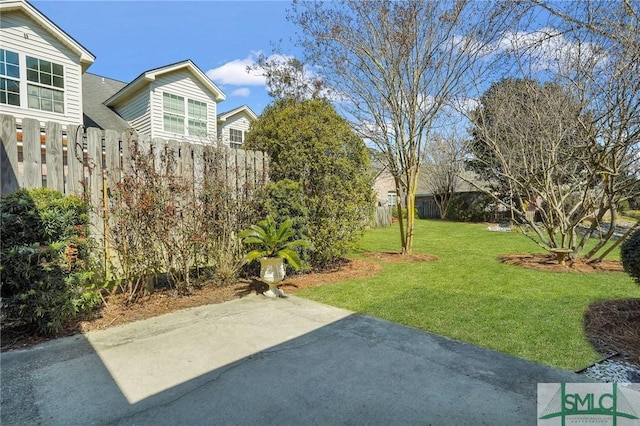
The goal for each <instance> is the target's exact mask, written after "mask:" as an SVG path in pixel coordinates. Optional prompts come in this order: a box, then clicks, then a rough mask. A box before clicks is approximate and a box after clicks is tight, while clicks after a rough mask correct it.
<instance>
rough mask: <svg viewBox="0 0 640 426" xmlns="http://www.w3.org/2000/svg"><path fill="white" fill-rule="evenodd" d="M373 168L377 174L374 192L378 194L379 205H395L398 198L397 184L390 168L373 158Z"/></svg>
mask: <svg viewBox="0 0 640 426" xmlns="http://www.w3.org/2000/svg"><path fill="white" fill-rule="evenodd" d="M372 168H373V172H374V175H375V178H374V181H373V192H374V193H375V194H376V202H377V205H378V206H392V207H393V206H395V205H396V202H397V200H398V193H397V192H396V184H395V180H394V179H393V176H391V173H389V170H388V169H387V168H386V167H385V166H383V165H382V164H381V163H380V162H379V161H377V160H375V159H374V160H372Z"/></svg>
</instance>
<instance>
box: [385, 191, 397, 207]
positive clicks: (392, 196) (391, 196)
mask: <svg viewBox="0 0 640 426" xmlns="http://www.w3.org/2000/svg"><path fill="white" fill-rule="evenodd" d="M397 202H398V194H396V191H389V192H388V193H387V203H388V205H390V206H395V205H396V203H397Z"/></svg>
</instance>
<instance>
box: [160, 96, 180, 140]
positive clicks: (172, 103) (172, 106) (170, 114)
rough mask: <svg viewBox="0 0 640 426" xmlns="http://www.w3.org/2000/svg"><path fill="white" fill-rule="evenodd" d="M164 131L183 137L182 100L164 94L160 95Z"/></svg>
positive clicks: (178, 97)
mask: <svg viewBox="0 0 640 426" xmlns="http://www.w3.org/2000/svg"><path fill="white" fill-rule="evenodd" d="M162 110H163V112H164V118H163V121H164V131H165V132H171V133H177V134H179V135H184V98H183V97H182V96H178V95H172V94H171V93H167V92H164V93H163V94H162Z"/></svg>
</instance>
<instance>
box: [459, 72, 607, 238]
mask: <svg viewBox="0 0 640 426" xmlns="http://www.w3.org/2000/svg"><path fill="white" fill-rule="evenodd" d="M472 121H473V123H474V127H473V136H474V137H473V140H472V142H471V144H470V151H471V153H472V154H473V160H472V162H471V163H472V165H473V168H474V169H475V170H476V171H478V172H479V173H480V174H481V176H483V177H484V178H485V179H486V180H489V181H491V182H492V183H493V188H492V190H491V191H486V192H488V193H489V194H490V195H492V196H494V197H495V198H496V199H497V200H498V201H499V202H501V203H502V204H504V205H507V206H508V207H510V208H511V210H512V212H514V213H515V214H516V215H517V217H518V218H519V219H520V220H521V221H522V222H524V223H526V224H528V225H529V227H530V228H531V229H532V230H533V231H534V233H535V235H536V236H537V239H536V241H537V242H538V243H539V244H540V245H541V246H542V247H545V248H549V249H567V250H569V249H571V250H573V249H575V248H576V246H577V244H578V242H577V238H578V237H577V232H576V229H577V227H578V226H579V225H580V224H581V222H582V221H583V220H584V218H585V216H587V215H588V214H589V212H590V211H592V209H593V208H594V206H595V204H594V203H595V200H597V199H598V196H599V194H601V192H602V189H601V182H599V180H598V179H597V176H594V175H593V174H592V173H591V172H590V163H591V161H590V155H589V152H588V150H586V149H585V144H588V143H589V141H591V140H593V138H594V137H595V135H594V133H593V132H588V131H586V130H585V129H584V127H583V121H584V117H583V110H582V104H581V103H580V102H579V100H578V99H575V98H573V97H572V94H571V93H568V92H567V91H565V90H564V89H563V88H562V87H561V86H559V85H557V84H551V83H546V84H541V83H538V82H536V81H532V80H515V79H505V80H502V81H500V82H498V83H495V84H493V85H492V86H491V88H490V89H489V90H488V91H487V92H486V93H485V94H484V95H483V96H482V98H481V100H480V106H479V108H477V109H476V110H475V111H474V113H473V115H472ZM534 211H535V212H536V213H537V214H538V215H539V216H540V218H541V224H538V223H537V222H536V221H535V220H534V216H533V215H532V214H531V213H529V212H534Z"/></svg>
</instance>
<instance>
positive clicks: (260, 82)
mask: <svg viewBox="0 0 640 426" xmlns="http://www.w3.org/2000/svg"><path fill="white" fill-rule="evenodd" d="M254 64H255V55H254V54H253V53H251V54H250V55H249V56H248V57H246V58H244V59H234V60H233V61H231V62H227V63H226V64H223V65H221V66H219V67H218V68H213V69H210V70H209V71H207V72H206V74H207V77H209V78H210V79H211V80H213V81H214V82H215V83H216V84H229V85H232V86H264V85H265V78H264V77H263V76H262V75H260V72H258V71H252V72H250V73H249V72H247V66H250V65H254Z"/></svg>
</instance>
